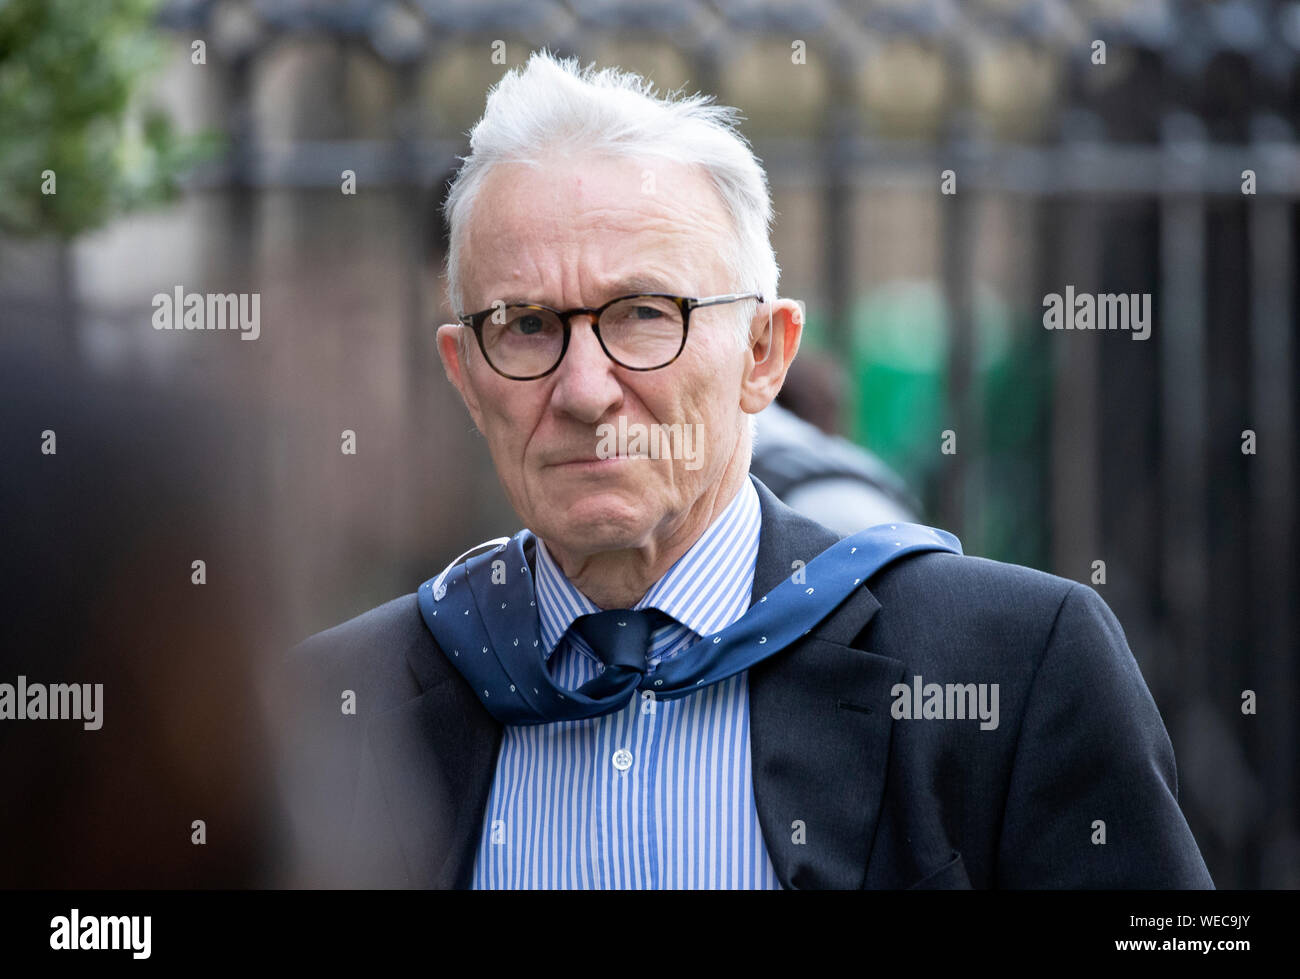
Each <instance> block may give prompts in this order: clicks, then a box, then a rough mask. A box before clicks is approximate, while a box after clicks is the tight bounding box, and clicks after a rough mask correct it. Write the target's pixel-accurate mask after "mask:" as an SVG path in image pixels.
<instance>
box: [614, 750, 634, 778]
mask: <svg viewBox="0 0 1300 979" xmlns="http://www.w3.org/2000/svg"><path fill="white" fill-rule="evenodd" d="M614 767H615V768H617V769H618V770H619V771H620V772H626V771H627V770H628V769H629V768H631V767H632V752H630V751H628V750H627V749H626V748H619V749H618V751H616V752H614Z"/></svg>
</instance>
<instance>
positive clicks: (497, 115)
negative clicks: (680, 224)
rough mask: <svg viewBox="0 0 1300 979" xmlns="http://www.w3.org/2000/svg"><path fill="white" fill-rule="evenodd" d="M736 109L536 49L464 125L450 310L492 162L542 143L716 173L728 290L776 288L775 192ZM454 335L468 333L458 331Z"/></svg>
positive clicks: (750, 311)
mask: <svg viewBox="0 0 1300 979" xmlns="http://www.w3.org/2000/svg"><path fill="white" fill-rule="evenodd" d="M739 119H740V113H739V111H738V110H736V109H734V108H732V107H730V106H722V105H715V104H713V97H712V96H706V95H701V94H698V93H697V94H695V95H692V96H689V97H686V98H678V97H675V94H674V93H670V94H669V95H668V96H666V97H664V98H659V97H658V96H657V95H656V94H655V90H654V86H653V85H652V84H651V83H650V82H649V81H647V80H646V79H644V78H642V77H641V76H640V75H637V74H634V73H632V72H625V71H621V70H619V69H615V68H605V69H602V70H600V71H596V70H595V68H594V67H593V66H588V67H587V68H586V69H581V68H580V67H579V65H578V62H577V61H576V60H575V59H573V58H568V59H564V60H559V59H557V58H555V57H554V56H553V55H551V54H550V53H549V52H547V51H538V52H534V53H533V54H532V56H531V57H530V58H529V59H528V63H527V65H525V66H524V67H523V68H516V69H512V70H511V71H509V72H507V73H506V74H505V76H504V77H503V78H502V79H501V80H500V81H499V82H497V84H496V85H494V86H493V87H492V89H491V90H490V91H489V92H488V98H487V107H486V109H485V110H484V112H483V118H482V119H480V120H479V121H478V123H476V124H475V126H474V128H473V129H472V130H470V134H469V139H470V152H469V155H468V156H466V157H462V160H463V163H462V166H461V167H460V169H459V170H458V171H457V173H456V176H455V178H454V179H453V181H452V184H451V191H450V193H449V194H448V197H447V202H446V205H445V213H446V218H447V224H448V227H449V230H450V237H449V247H448V252H447V295H448V299H449V300H450V302H451V306H452V308H453V309H454V310H455V311H456V313H457V315H461V314H463V313H465V312H467V310H466V309H465V308H464V300H465V296H464V292H463V285H462V277H461V268H460V262H461V249H462V247H463V243H464V236H465V232H466V228H467V227H468V222H469V217H470V213H471V211H472V209H473V204H474V200H475V198H476V197H477V196H478V192H479V190H480V189H481V187H482V186H483V181H484V179H485V177H486V176H487V174H488V172H489V171H490V170H491V169H492V167H494V166H496V165H497V164H498V163H529V164H533V165H537V162H538V158H539V157H541V156H542V155H543V152H544V151H545V150H547V149H550V148H553V147H557V146H558V147H571V148H572V149H574V150H575V151H576V152H581V153H583V154H591V153H601V154H605V155H609V156H620V157H640V156H658V157H664V158H667V159H669V160H674V161H676V162H679V163H683V164H687V165H695V166H698V167H700V168H701V169H702V170H703V171H704V172H705V173H706V174H707V175H708V176H709V178H710V179H711V180H712V181H713V186H714V187H715V188H716V190H717V192H718V196H719V198H720V199H721V201H722V204H723V207H724V209H725V210H726V212H727V213H728V215H729V216H730V218H731V221H732V225H733V227H732V228H731V229H730V230H731V234H729V235H727V236H726V237H727V240H728V241H729V242H730V243H731V247H728V248H724V250H723V260H724V262H725V263H726V268H727V271H728V274H729V275H730V278H731V283H730V286H729V287H728V288H726V289H725V290H724V291H726V292H740V293H745V292H756V293H759V294H760V295H762V297H763V299H764V300H766V301H768V302H771V301H773V300H774V299H775V298H776V290H777V280H778V276H779V274H780V270H779V269H778V267H777V263H776V255H775V253H774V252H773V251H772V242H771V237H770V230H771V223H772V198H771V194H770V192H769V190H768V184H767V176H766V174H764V172H763V168H762V166H761V165H760V163H759V161H758V159H757V157H755V156H754V153H753V151H752V150H751V149H750V146H749V143H748V141H747V140H746V139H745V137H744V136H743V135H741V133H740V131H739V129H738V128H737V123H738V121H739ZM724 308H734V309H735V310H736V313H735V317H736V334H735V336H736V340H737V343H738V345H739V346H740V348H741V349H744V348H745V347H746V346H748V344H749V326H750V323H751V322H752V319H753V315H754V311H755V303H754V301H753V300H750V301H747V302H741V303H736V304H735V305H734V307H724ZM460 332H461V334H462V336H461V340H462V341H466V337H465V333H466V332H467V331H464V330H462V331H460Z"/></svg>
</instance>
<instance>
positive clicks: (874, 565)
mask: <svg viewBox="0 0 1300 979" xmlns="http://www.w3.org/2000/svg"><path fill="white" fill-rule="evenodd" d="M531 537H532V534H531V532H530V531H528V530H526V529H525V530H521V531H519V533H517V534H515V536H514V537H510V538H504V537H502V538H497V539H496V540H492V541H488V542H487V543H486V544H482V545H480V546H479V547H478V548H474V549H473V551H469V552H467V553H468V554H473V552H474V551H477V550H480V549H481V548H483V547H490V548H492V549H491V550H489V551H486V552H484V553H480V554H474V556H473V557H469V558H468V559H466V555H464V554H462V555H461V556H460V557H459V558H457V559H456V560H455V561H453V562H452V563H451V565H449V566H448V567H447V569H446V570H444V571H443V572H442V574H440V575H438V576H437V577H436V578H433V579H431V580H429V581H426V582H425V583H424V584H422V585H421V586H420V588H419V591H418V592H417V597H418V602H419V607H420V615H421V617H422V618H423V619H424V624H425V625H426V626H427V627H428V629H429V631H430V632H431V633H432V634H433V637H434V639H435V640H437V643H438V645H439V646H440V647H441V648H442V650H443V652H444V653H446V655H447V658H448V659H449V660H451V663H452V665H454V666H455V667H456V668H457V669H458V670H459V671H460V673H461V675H462V676H464V677H465V679H466V681H467V682H468V683H469V684H470V686H471V687H472V688H473V690H474V692H475V693H476V694H477V695H478V698H479V700H481V701H482V702H483V706H484V707H486V708H487V710H488V712H489V713H491V714H492V716H493V717H495V718H496V719H497V720H498V721H500V722H501V723H503V724H549V723H552V722H554V721H571V720H578V719H581V718H586V717H600V716H602V715H604V714H609V713H612V712H614V711H617V710H620V709H621V708H622V707H624V706H625V705H626V704H627V702H628V700H629V698H631V697H633V696H635V694H636V692H637V691H638V690H649V691H652V692H653V694H654V696H655V697H656V698H658V699H661V700H674V699H676V698H678V697H684V696H686V695H687V694H689V693H691V692H692V691H694V690H698V689H699V688H700V687H703V686H707V685H709V684H712V683H717V682H718V681H720V680H725V679H727V678H728V677H731V676H735V675H736V674H737V673H740V672H742V671H743V670H747V669H749V668H750V667H751V666H753V665H754V664H755V663H759V662H761V661H762V660H764V659H766V658H767V657H769V656H771V655H773V654H775V653H777V652H780V651H781V650H782V649H784V648H785V647H786V646H788V645H790V644H791V643H793V642H796V641H797V640H799V639H800V638H802V637H803V636H806V635H807V634H808V633H809V632H811V631H812V629H813V628H814V627H815V626H816V625H817V624H818V623H820V622H821V621H822V620H823V619H825V618H826V617H827V616H828V615H830V614H831V613H832V612H834V611H835V609H836V608H837V607H839V605H840V604H841V603H842V602H843V601H844V599H846V598H847V597H848V596H849V595H850V594H851V593H852V592H853V591H854V590H855V589H857V588H858V587H859V586H861V585H862V584H863V582H865V581H866V580H867V579H868V578H870V577H871V576H872V575H873V574H875V573H876V572H877V571H879V570H880V569H881V568H882V567H884V566H885V565H887V564H889V563H890V562H891V561H895V560H897V559H898V558H900V557H903V556H904V555H907V554H915V553H919V552H923V551H947V552H949V553H952V554H961V553H962V550H961V542H960V541H959V540H957V538H956V537H954V536H953V535H952V534H950V533H948V532H947V531H944V530H936V529H934V528H932V527H924V526H921V525H920V524H910V523H897V524H881V525H879V526H877V527H869V528H867V529H866V530H863V531H860V532H858V533H856V534H854V535H853V536H851V537H845V538H844V539H843V540H840V541H837V542H836V543H835V544H832V545H831V546H830V547H829V548H827V549H826V550H825V551H823V552H822V553H821V554H819V555H817V556H816V557H815V558H813V559H812V560H811V561H809V562H808V564H807V565H806V566H800V567H798V568H797V569H795V570H794V572H793V573H792V574H791V575H790V576H789V577H787V578H785V579H784V580H782V582H781V583H780V584H779V585H777V586H776V587H775V588H773V589H772V590H771V591H770V592H768V594H766V595H764V596H763V597H762V598H760V599H759V600H758V601H757V602H755V603H754V604H753V605H751V606H750V608H749V610H748V611H747V612H746V613H745V614H744V615H743V616H741V617H740V618H739V619H737V620H736V621H735V622H733V623H732V624H731V625H729V626H727V627H726V628H725V629H722V630H721V631H720V632H718V633H715V634H713V635H708V636H703V637H701V639H700V641H699V642H697V643H696V644H695V645H693V646H691V647H690V648H688V649H687V650H685V651H683V652H682V653H681V654H680V655H678V656H676V657H675V658H674V659H672V660H670V661H669V662H666V663H662V664H660V666H659V668H658V669H657V670H656V671H654V672H653V673H646V672H645V664H644V655H645V649H646V645H647V643H648V641H649V636H650V632H651V630H652V629H653V628H654V627H655V624H656V620H655V619H654V618H653V616H646V615H637V616H636V617H635V618H632V617H630V616H632V615H633V614H634V613H632V611H631V610H629V609H610V610H608V611H606V612H603V613H598V614H596V615H591V616H586V618H588V619H591V620H598V621H592V622H590V623H587V624H584V623H582V620H581V619H579V620H577V621H576V622H575V623H574V626H573V628H575V629H577V630H578V631H579V632H580V633H581V634H583V636H584V638H587V637H588V633H590V634H591V636H592V637H595V638H596V642H589V645H591V646H592V647H593V650H595V651H596V654H597V655H598V656H601V657H602V659H604V658H605V657H606V656H608V657H609V659H607V660H605V661H606V662H607V663H609V664H611V665H610V666H607V667H606V669H605V671H604V672H603V673H602V674H601V675H599V676H597V677H595V678H593V679H592V680H589V681H588V682H587V683H585V684H583V685H582V686H581V687H579V688H578V689H576V690H572V689H566V688H564V687H560V686H558V685H557V684H556V683H555V682H554V681H553V680H552V679H551V677H550V674H549V672H548V670H547V668H546V662H545V658H544V656H543V653H542V650H541V648H540V647H541V640H540V623H539V620H538V614H537V600H536V596H535V594H534V590H533V578H532V572H531V570H530V569H529V567H528V561H527V558H526V557H525V553H524V547H525V545H527V544H528V543H529V541H530V538H531ZM653 611H654V610H650V609H647V610H642V612H653ZM660 614H662V613H660ZM620 621H621V622H625V623H626V625H623V626H619V625H618V623H619V622H620ZM627 629H631V630H633V631H632V632H630V633H627V634H626V636H625V637H624V638H625V639H626V640H627V641H626V642H625V641H622V640H619V639H618V638H617V637H616V636H615V635H614V633H616V632H617V631H620V630H627ZM598 643H599V646H600V648H597V644H598Z"/></svg>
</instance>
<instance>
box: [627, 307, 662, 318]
mask: <svg viewBox="0 0 1300 979" xmlns="http://www.w3.org/2000/svg"><path fill="white" fill-rule="evenodd" d="M632 312H633V316H634V317H635V318H636V319H639V320H654V319H658V318H659V317H661V316H663V310H661V309H655V308H654V307H653V306H634V307H632Z"/></svg>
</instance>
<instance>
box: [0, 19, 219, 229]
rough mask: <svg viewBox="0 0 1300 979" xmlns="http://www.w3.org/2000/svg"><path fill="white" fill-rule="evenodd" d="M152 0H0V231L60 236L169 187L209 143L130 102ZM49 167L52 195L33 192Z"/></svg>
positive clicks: (146, 65)
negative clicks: (183, 133) (54, 187)
mask: <svg viewBox="0 0 1300 979" xmlns="http://www.w3.org/2000/svg"><path fill="white" fill-rule="evenodd" d="M158 2H159V0H0V230H3V231H6V232H10V233H14V234H26V235H40V234H55V235H60V236H63V237H65V238H71V237H73V236H75V235H77V234H79V233H81V232H83V231H86V230H88V229H91V228H95V227H97V226H99V225H101V224H103V223H104V222H105V221H107V220H108V219H109V218H111V217H112V216H113V215H115V214H118V213H121V212H123V211H126V210H130V209H132V208H135V207H139V206H141V205H143V204H149V203H154V202H158V201H162V200H167V199H169V198H170V197H172V196H174V195H175V193H176V183H175V178H176V177H177V175H178V174H180V173H181V172H182V171H184V170H185V169H186V168H188V167H189V166H192V165H193V163H195V162H197V160H199V159H201V158H203V157H205V156H208V155H210V154H211V153H212V152H213V150H214V149H215V148H216V142H215V140H214V139H213V137H211V136H203V137H189V136H181V135H178V134H177V133H176V132H175V130H174V128H173V126H172V123H171V120H170V119H169V118H168V117H167V116H166V115H165V114H164V113H162V112H160V111H157V110H148V111H131V110H132V107H133V105H134V104H135V100H136V97H137V94H138V92H139V90H140V88H141V87H142V85H143V83H144V82H145V81H146V79H147V78H148V76H149V75H150V74H151V73H152V72H153V71H154V70H155V69H156V68H157V67H158V66H159V64H160V61H161V55H162V46H161V44H160V41H159V38H158V36H157V33H156V31H155V28H154V25H153V14H154V11H155V9H156V8H157V6H158ZM47 170H51V171H53V172H54V175H55V179H56V181H57V193H54V194H46V193H42V184H43V180H42V173H43V172H44V171H47Z"/></svg>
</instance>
